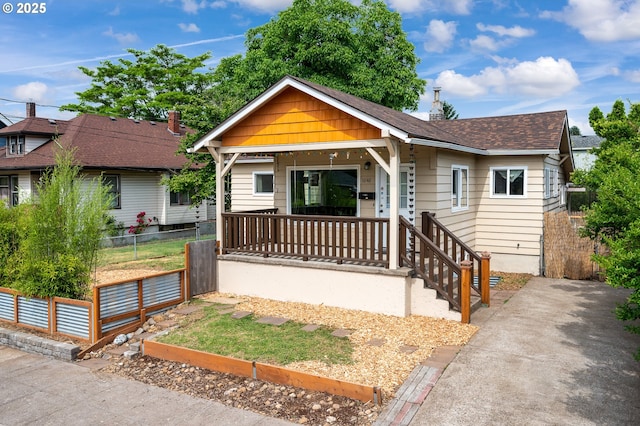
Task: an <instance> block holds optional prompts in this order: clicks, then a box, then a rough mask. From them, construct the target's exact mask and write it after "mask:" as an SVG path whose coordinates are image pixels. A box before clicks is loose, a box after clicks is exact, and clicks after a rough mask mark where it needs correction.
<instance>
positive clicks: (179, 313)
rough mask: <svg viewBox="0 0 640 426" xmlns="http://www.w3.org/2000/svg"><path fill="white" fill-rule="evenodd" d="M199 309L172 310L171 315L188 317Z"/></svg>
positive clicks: (198, 307) (195, 307) (192, 307)
mask: <svg viewBox="0 0 640 426" xmlns="http://www.w3.org/2000/svg"><path fill="white" fill-rule="evenodd" d="M200 309H202V307H201V306H185V307H184V308H180V309H176V310H174V311H173V313H174V314H178V315H189V314H192V313H194V312H196V311H199V310H200Z"/></svg>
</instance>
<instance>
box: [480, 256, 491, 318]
mask: <svg viewBox="0 0 640 426" xmlns="http://www.w3.org/2000/svg"><path fill="white" fill-rule="evenodd" d="M481 255H482V257H481V259H482V260H481V263H480V270H481V271H482V282H481V283H480V300H481V302H482V303H483V304H484V305H487V307H489V306H491V301H490V299H491V296H490V294H491V286H490V284H489V275H490V274H491V267H490V264H491V253H489V252H488V251H483V252H482V254H481Z"/></svg>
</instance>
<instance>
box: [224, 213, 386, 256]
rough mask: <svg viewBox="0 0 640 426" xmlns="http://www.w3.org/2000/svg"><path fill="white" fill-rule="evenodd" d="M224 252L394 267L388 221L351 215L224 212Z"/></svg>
mask: <svg viewBox="0 0 640 426" xmlns="http://www.w3.org/2000/svg"><path fill="white" fill-rule="evenodd" d="M222 221H223V235H222V236H221V237H222V238H221V240H222V250H221V253H222V254H230V253H245V254H254V255H262V256H264V257H284V258H296V259H302V260H311V259H314V260H326V261H334V262H336V263H338V264H342V263H352V264H359V265H372V266H383V267H386V268H388V267H389V259H388V255H387V250H386V247H388V244H389V220H388V219H382V218H361V217H351V216H349V217H346V216H309V215H282V214H275V213H271V211H269V212H264V213H255V212H251V213H248V212H242V213H222Z"/></svg>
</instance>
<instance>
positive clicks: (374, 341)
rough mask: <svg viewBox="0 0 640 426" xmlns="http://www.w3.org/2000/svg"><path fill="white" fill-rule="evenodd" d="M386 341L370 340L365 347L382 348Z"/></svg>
mask: <svg viewBox="0 0 640 426" xmlns="http://www.w3.org/2000/svg"><path fill="white" fill-rule="evenodd" d="M386 342H387V341H386V340H385V339H377V338H376V339H371V340H369V341H368V342H367V345H371V346H378V347H379V346H383V345H384V344H385V343H386Z"/></svg>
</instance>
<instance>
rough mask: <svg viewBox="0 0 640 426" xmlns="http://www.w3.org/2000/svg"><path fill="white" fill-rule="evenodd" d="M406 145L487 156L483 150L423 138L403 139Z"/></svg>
mask: <svg viewBox="0 0 640 426" xmlns="http://www.w3.org/2000/svg"><path fill="white" fill-rule="evenodd" d="M405 142H406V143H410V144H411V143H412V144H416V145H422V146H430V147H433V148H444V149H450V150H453V151H460V152H466V153H469V154H478V155H487V151H486V150H484V149H478V148H472V147H469V146H463V145H457V144H454V143H451V142H443V141H438V140H433V139H424V138H407V139H405Z"/></svg>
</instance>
